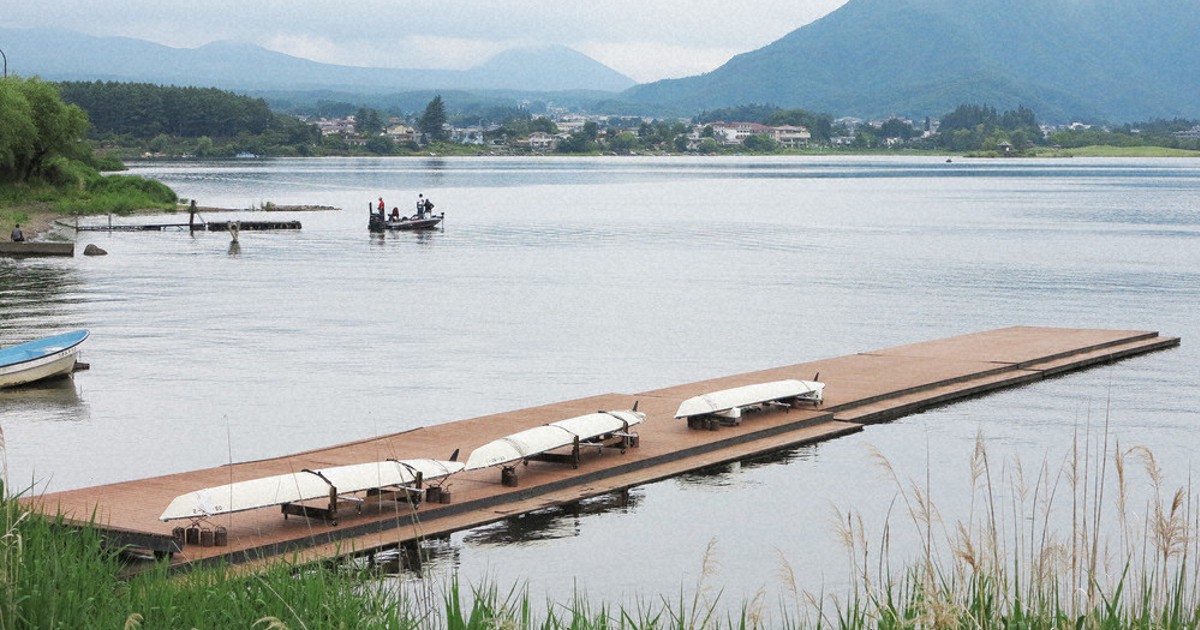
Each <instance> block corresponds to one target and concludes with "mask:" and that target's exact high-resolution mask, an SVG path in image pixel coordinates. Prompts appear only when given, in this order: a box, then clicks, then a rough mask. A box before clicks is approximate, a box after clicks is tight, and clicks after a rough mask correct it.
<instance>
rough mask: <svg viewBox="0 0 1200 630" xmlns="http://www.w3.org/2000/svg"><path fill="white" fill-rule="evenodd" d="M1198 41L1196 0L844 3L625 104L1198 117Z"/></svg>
mask: <svg viewBox="0 0 1200 630" xmlns="http://www.w3.org/2000/svg"><path fill="white" fill-rule="evenodd" d="M1196 33H1200V2H1196V0H1020V1H1018V2H1013V1H1012V0H850V1H849V2H847V3H846V4H845V5H843V6H842V7H841V8H840V9H838V10H836V11H834V12H833V13H830V14H829V15H827V16H825V17H824V18H822V19H820V20H817V21H816V22H813V23H811V24H809V25H806V26H804V27H801V28H799V29H797V30H795V31H793V32H792V33H789V34H788V35H786V36H784V37H783V38H781V39H779V40H777V41H775V42H773V43H771V44H769V45H767V46H765V47H763V48H761V49H758V50H755V51H752V52H748V53H745V54H742V55H738V56H736V57H734V58H733V59H731V60H730V61H729V62H728V63H726V64H725V65H723V66H721V67H720V68H717V69H716V70H713V71H712V72H709V73H707V74H703V75H700V76H695V77H688V78H684V79H674V80H665V81H658V82H655V83H650V84H646V85H639V86H635V87H633V88H631V89H629V90H627V91H626V92H625V93H623V94H622V96H621V98H622V99H623V100H627V101H632V102H635V103H643V104H651V103H652V104H656V105H660V106H673V107H683V106H688V107H690V108H692V109H712V108H717V107H725V106H730V105H738V104H747V103H768V104H774V105H779V106H782V107H800V108H805V109H809V110H815V111H824V112H830V113H834V114H837V115H857V116H863V117H876V116H886V115H889V114H901V115H910V116H925V115H938V114H941V113H944V112H948V111H950V110H952V109H954V108H955V107H956V106H958V105H959V104H962V103H978V104H990V105H993V106H996V107H997V108H1001V109H1007V108H1015V107H1016V106H1017V105H1022V104H1023V105H1025V106H1026V107H1029V108H1031V109H1033V110H1034V111H1035V112H1037V114H1038V115H1039V117H1041V118H1043V119H1047V120H1057V121H1067V120H1069V119H1071V118H1099V119H1107V120H1114V121H1132V120H1147V119H1150V118H1154V117H1167V118H1173V117H1177V116H1179V117H1200V38H1197V37H1196Z"/></svg>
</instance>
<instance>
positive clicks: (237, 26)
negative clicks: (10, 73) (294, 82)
mask: <svg viewBox="0 0 1200 630" xmlns="http://www.w3.org/2000/svg"><path fill="white" fill-rule="evenodd" d="M845 2H846V0H740V1H739V2H736V3H732V2H728V0H720V1H718V0H683V1H682V2H663V1H661V0H422V1H412V0H357V1H353V2H345V3H344V2H330V1H329V0H325V1H323V2H318V1H316V0H290V1H289V0H187V1H185V2H174V1H172V0H0V25H2V26H7V27H16V28H26V27H35V26H50V27H58V28H65V29H69V30H75V31H80V32H83V33H87V34H89V35H96V36H124V37H134V38H138V39H147V40H150V41H154V42H158V43H160V44H166V45H168V46H175V47H179V48H192V47H196V46H200V45H202V44H206V43H208V42H211V41H215V40H223V39H228V40H237V41H244V42H252V43H255V44H259V45H261V46H263V47H265V48H269V49H271V50H276V51H279V52H283V53H287V54H290V55H295V56H298V57H305V58H307V59H312V60H315V61H322V62H326V63H337V64H345V65H355V66H379V67H394V68H448V69H463V68H468V67H471V66H475V65H479V64H480V63H482V62H483V61H485V60H486V59H487V58H488V57H490V56H491V55H493V54H495V53H497V52H500V51H502V50H505V49H508V48H513V47H517V46H525V45H541V44H562V45H566V46H570V47H571V48H574V49H575V50H578V51H579V52H582V53H584V54H586V55H588V56H590V57H592V58H594V59H596V60H597V61H600V62H601V63H604V64H606V65H608V66H610V67H611V68H613V69H615V70H617V71H618V72H621V73H624V74H626V75H628V76H629V77H631V78H633V79H634V80H636V81H639V82H647V81H653V80H657V79H663V78H669V77H681V76H689V75H693V74H699V73H702V72H707V71H709V70H712V69H714V68H716V67H718V66H720V65H721V64H723V63H724V62H726V61H728V60H729V58H730V57H732V56H733V55H736V54H738V53H742V52H746V51H749V50H754V49H756V48H760V47H762V46H764V45H766V44H768V43H770V42H772V41H774V40H776V39H779V38H780V37H782V36H784V35H786V34H787V33H789V32H791V31H793V30H795V29H797V28H799V27H801V26H803V25H805V24H807V23H809V22H812V21H813V20H815V19H817V18H819V17H821V16H823V15H825V14H827V13H829V12H830V11H832V10H834V9H836V8H837V7H839V6H841V5H842V4H844V3H845Z"/></svg>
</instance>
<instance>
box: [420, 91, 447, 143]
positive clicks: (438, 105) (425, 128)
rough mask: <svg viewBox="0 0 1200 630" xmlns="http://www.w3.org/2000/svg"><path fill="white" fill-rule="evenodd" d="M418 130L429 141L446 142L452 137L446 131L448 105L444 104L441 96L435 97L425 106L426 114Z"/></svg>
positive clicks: (422, 115)
mask: <svg viewBox="0 0 1200 630" xmlns="http://www.w3.org/2000/svg"><path fill="white" fill-rule="evenodd" d="M417 128H419V129H420V130H421V133H422V134H424V136H425V138H426V139H427V140H429V141H445V140H446V139H448V138H449V137H450V134H449V132H447V131H446V105H445V104H444V103H442V95H441V94H438V95H437V96H434V97H433V100H431V101H429V104H428V105H426V106H425V113H424V114H421V119H420V120H419V121H418V122H417Z"/></svg>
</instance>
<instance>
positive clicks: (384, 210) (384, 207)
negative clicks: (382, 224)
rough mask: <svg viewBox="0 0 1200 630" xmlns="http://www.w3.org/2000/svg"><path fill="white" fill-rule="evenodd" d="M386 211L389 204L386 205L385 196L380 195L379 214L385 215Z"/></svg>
mask: <svg viewBox="0 0 1200 630" xmlns="http://www.w3.org/2000/svg"><path fill="white" fill-rule="evenodd" d="M384 212H387V206H386V205H384V203H383V197H380V198H379V216H383V213H384Z"/></svg>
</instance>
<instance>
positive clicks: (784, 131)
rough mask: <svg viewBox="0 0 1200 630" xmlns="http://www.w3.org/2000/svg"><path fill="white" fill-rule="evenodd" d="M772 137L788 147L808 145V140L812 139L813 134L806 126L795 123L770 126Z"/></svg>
mask: <svg viewBox="0 0 1200 630" xmlns="http://www.w3.org/2000/svg"><path fill="white" fill-rule="evenodd" d="M770 134H771V139H772V140H774V141H775V142H778V143H779V145H780V146H782V147H786V148H788V149H795V148H796V147H806V146H808V141H809V140H812V134H811V133H809V131H808V129H807V128H805V127H797V126H794V125H781V126H779V127H770Z"/></svg>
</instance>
